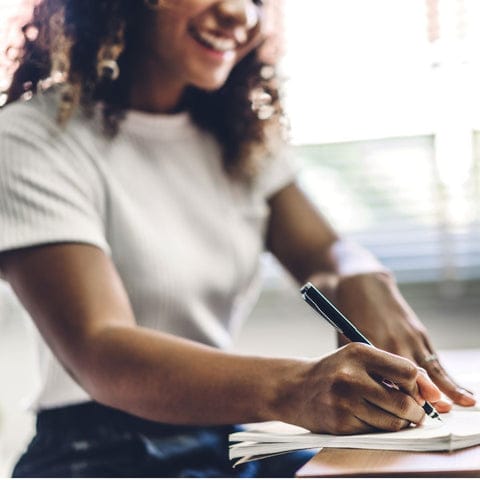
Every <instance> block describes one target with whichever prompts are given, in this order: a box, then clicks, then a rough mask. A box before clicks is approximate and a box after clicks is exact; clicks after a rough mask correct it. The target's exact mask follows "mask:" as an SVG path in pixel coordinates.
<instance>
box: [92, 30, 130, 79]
mask: <svg viewBox="0 0 480 480" xmlns="http://www.w3.org/2000/svg"><path fill="white" fill-rule="evenodd" d="M124 46H125V44H124V27H123V25H121V26H120V27H119V29H118V31H117V32H116V34H115V36H114V39H113V41H112V42H111V43H110V42H109V43H106V44H105V45H102V46H101V47H100V50H99V51H98V54H97V77H98V78H99V79H100V80H102V79H103V80H109V81H110V82H114V81H115V80H117V78H118V77H119V76H120V67H119V66H118V58H119V57H120V55H121V53H122V52H123V49H124Z"/></svg>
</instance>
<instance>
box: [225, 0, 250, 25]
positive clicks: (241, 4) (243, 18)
mask: <svg viewBox="0 0 480 480" xmlns="http://www.w3.org/2000/svg"><path fill="white" fill-rule="evenodd" d="M218 13H219V15H220V17H221V18H222V21H223V22H224V23H225V24H226V25H228V26H229V27H232V26H236V25H239V26H242V27H244V28H246V29H247V30H251V29H252V28H255V27H256V26H257V24H258V22H259V13H258V9H257V7H256V6H255V5H254V4H253V2H252V0H222V1H221V2H219V3H218Z"/></svg>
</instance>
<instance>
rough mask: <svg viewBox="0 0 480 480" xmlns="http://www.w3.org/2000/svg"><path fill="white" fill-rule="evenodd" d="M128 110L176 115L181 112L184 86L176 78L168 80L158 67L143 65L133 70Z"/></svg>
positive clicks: (166, 75)
mask: <svg viewBox="0 0 480 480" xmlns="http://www.w3.org/2000/svg"><path fill="white" fill-rule="evenodd" d="M134 71H135V81H134V83H133V86H132V89H131V92H130V108H132V109H134V110H140V111H144V112H149V113H167V114H168V113H178V112H179V111H181V110H182V97H183V93H184V90H185V86H184V85H183V84H182V83H181V82H179V81H178V78H169V76H168V73H167V74H165V73H164V72H161V73H160V72H159V69H158V67H156V66H155V65H149V64H148V63H143V65H142V67H140V66H138V68H135V69H134Z"/></svg>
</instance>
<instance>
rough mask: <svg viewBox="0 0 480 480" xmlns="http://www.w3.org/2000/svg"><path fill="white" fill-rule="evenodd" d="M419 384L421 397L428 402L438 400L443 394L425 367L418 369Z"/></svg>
mask: <svg viewBox="0 0 480 480" xmlns="http://www.w3.org/2000/svg"><path fill="white" fill-rule="evenodd" d="M417 385H418V390H419V392H420V395H421V397H422V398H423V399H424V400H426V401H427V402H438V401H439V400H440V398H441V396H442V392H441V391H440V389H439V388H438V387H437V386H436V385H435V384H434V383H433V382H432V380H431V379H430V377H429V376H428V373H427V372H426V371H425V370H424V369H423V368H419V369H418V374H417Z"/></svg>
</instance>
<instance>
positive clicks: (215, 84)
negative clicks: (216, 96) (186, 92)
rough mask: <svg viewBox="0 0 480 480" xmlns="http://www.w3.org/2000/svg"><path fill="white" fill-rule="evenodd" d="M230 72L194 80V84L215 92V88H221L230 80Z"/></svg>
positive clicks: (201, 88)
mask: <svg viewBox="0 0 480 480" xmlns="http://www.w3.org/2000/svg"><path fill="white" fill-rule="evenodd" d="M229 74H230V72H228V74H226V75H225V74H223V75H218V76H216V77H210V78H203V79H197V81H196V82H193V83H192V84H193V86H195V87H196V88H199V89H200V90H205V91H206V92H214V91H215V90H220V88H222V87H223V86H224V85H225V83H226V82H227V80H228V76H229Z"/></svg>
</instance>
